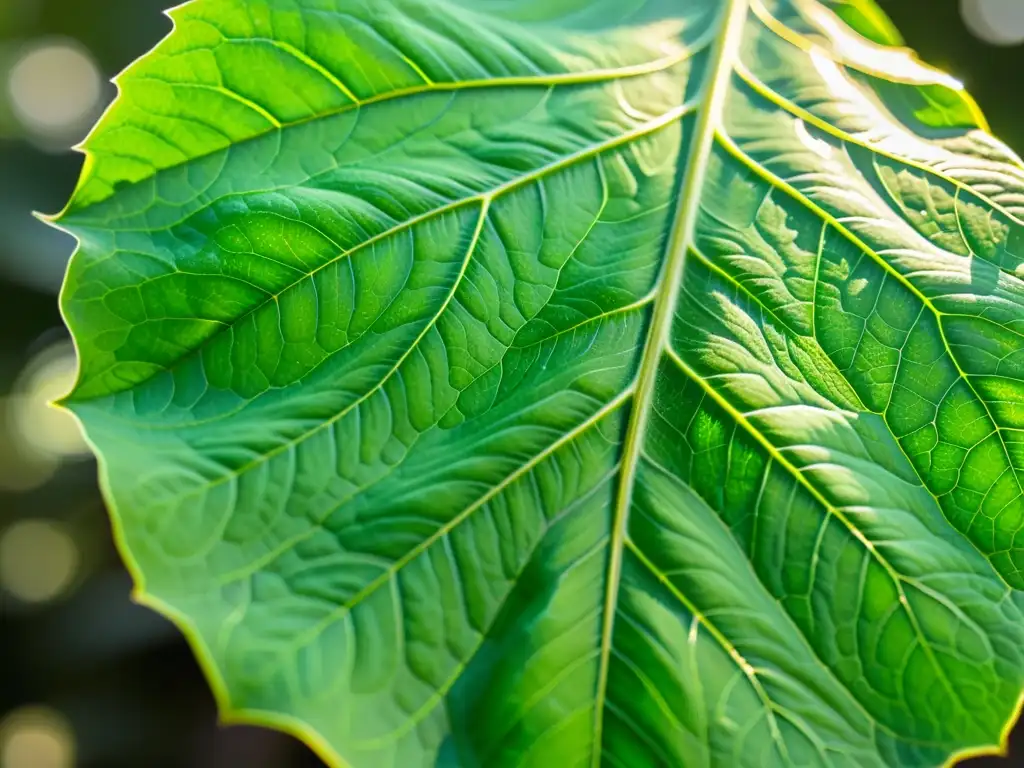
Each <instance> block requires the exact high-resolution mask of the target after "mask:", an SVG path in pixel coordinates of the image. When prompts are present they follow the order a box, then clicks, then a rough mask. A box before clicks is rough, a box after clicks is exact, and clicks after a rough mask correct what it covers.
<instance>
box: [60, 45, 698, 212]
mask: <svg viewBox="0 0 1024 768" xmlns="http://www.w3.org/2000/svg"><path fill="white" fill-rule="evenodd" d="M709 37H710V36H709V35H701V36H700V37H698V38H697V39H696V40H695V41H694V42H693V44H692V45H687V46H685V47H683V48H682V49H680V50H679V51H677V52H676V53H674V54H672V55H670V56H664V57H662V58H660V59H654V60H652V61H647V62H643V63H641V64H633V65H630V66H626V67H618V68H606V69H590V70H586V71H584V72H564V73H558V74H548V75H518V76H501V77H490V78H481V79H477V80H459V81H455V82H450V83H443V82H425V83H424V84H422V85H414V86H409V87H407V88H396V89H394V90H390V91H383V92H381V93H378V94H375V95H373V96H370V97H368V98H365V99H362V100H360V99H358V98H356V96H355V95H354V94H351V92H350V91H348V89H347V88H345V87H344V86H343V85H342V84H341V83H340V82H335V84H336V85H338V87H339V88H340V89H341V91H342V93H345V94H346V96H347V97H348V98H350V99H351V103H349V104H344V105H342V106H340V107H337V108H335V109H328V110H324V111H323V112H317V113H315V114H311V115H308V116H306V117H302V118H299V119H297V120H292V121H289V122H287V123H283V124H280V125H279V126H277V127H274V128H271V129H268V130H265V131H260V132H258V133H254V134H252V135H251V136H247V137H245V138H244V139H242V140H240V141H239V142H236V143H233V144H231V145H229V146H228V147H218V148H217V149H216V150H212V151H211V152H207V153H204V154H200V155H196V156H195V157H189V158H186V160H184V161H183V162H180V163H173V164H171V165H168V166H165V167H163V168H155V167H154V169H153V173H152V174H150V175H149V176H146V177H145V178H151V177H152V176H156V175H157V174H159V173H162V172H165V171H170V170H173V169H174V168H177V167H179V166H181V165H186V164H188V163H191V162H195V161H197V160H201V159H202V158H204V157H207V156H209V155H211V154H214V153H216V152H220V151H223V150H224V149H226V148H230V147H233V146H238V145H239V144H243V143H245V142H249V141H254V140H256V139H259V138H262V137H264V136H267V135H269V134H271V133H275V132H280V131H281V130H284V129H287V128H294V127H296V126H300V125H304V124H306V123H312V122H314V121H316V120H326V119H328V118H332V117H337V116H339V115H343V114H346V113H348V112H353V111H358V110H360V109H362V108H363V107H368V106H372V105H374V104H382V103H384V102H388V101H394V100H397V99H402V98H406V97H412V96H420V95H424V94H431V93H457V92H459V91H483V90H490V89H498V88H517V87H518V88H530V87H534V88H536V87H541V86H548V87H551V88H554V87H556V86H561V85H587V84H596V83H602V82H608V81H614V80H625V79H629V78H634V77H642V76H645V75H654V74H657V73H659V72H664V71H665V70H667V69H670V68H672V67H673V66H675V65H676V64H679V63H681V62H683V61H686V60H687V59H689V58H690V57H691V56H693V55H694V54H695V53H697V52H699V51H701V50H703V49H704V48H705V47H706V46H707V45H708V40H709ZM310 61H312V60H310ZM321 70H323V68H322V67H319V70H318V71H321ZM328 74H329V73H328ZM134 79H136V77H135V76H134V75H133V74H132V72H131V70H128V71H127V72H125V74H124V76H122V77H120V78H118V83H119V87H120V84H124V85H127V83H129V82H131V81H132V80H134ZM335 81H336V78H335ZM168 84H169V85H173V84H172V83H168ZM122 98H123V94H122V95H119V96H118V98H117V100H116V101H115V105H116V104H117V103H118V102H120V101H121V100H122ZM107 114H108V115H109V114H110V112H109V111H108V113H107ZM108 122H109V121H108V120H107V119H106V118H104V119H103V120H101V121H100V123H98V124H97V126H96V127H95V128H94V129H93V131H92V132H91V133H90V134H89V137H87V139H86V140H85V142H83V144H82V147H81V148H82V150H83V152H84V154H85V155H86V158H87V162H86V169H87V170H88V169H89V168H90V167H92V165H94V160H89V158H94V157H95V156H96V155H102V154H103V153H97V152H95V151H93V150H90V149H89V147H88V141H89V139H90V138H92V137H93V136H96V135H98V134H99V132H100V130H101V129H103V128H106V127H107V123H108ZM88 180H89V179H88V178H86V176H85V174H84V173H83V176H82V178H81V179H80V180H79V183H78V186H77V187H76V188H75V195H77V193H78V191H79V190H80V189H81V187H82V185H83V183H84V182H86V181H88ZM143 180H144V179H140V180H138V181H136V182H135V184H138V183H140V182H141V181H143ZM113 196H114V193H113V192H111V193H110V194H109V195H107V196H105V197H103V198H100V199H98V200H94V201H92V202H91V203H89V205H87V206H86V207H85V208H83V209H82V210H88V209H89V208H92V207H94V206H96V205H99V204H100V203H102V202H104V201H106V200H109V199H110V198H111V197H113ZM73 203H74V196H73V197H72V199H71V200H70V201H69V202H68V205H67V206H66V207H65V209H64V210H63V211H62V212H61V213H58V214H56V215H54V216H44V217H43V219H44V220H45V221H46V222H48V223H50V224H53V225H58V223H59V222H60V221H61V220H62V219H64V218H65V217H68V216H78V215H79V212H78V211H76V212H74V214H72V213H71V206H72V204H73ZM86 221H88V220H86ZM93 226H97V225H96V224H93Z"/></svg>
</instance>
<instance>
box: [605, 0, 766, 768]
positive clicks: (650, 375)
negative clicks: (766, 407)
mask: <svg viewBox="0 0 1024 768" xmlns="http://www.w3.org/2000/svg"><path fill="white" fill-rule="evenodd" d="M748 7H749V0H726V2H725V7H724V8H723V11H722V17H721V22H720V23H721V25H722V26H721V29H720V31H719V34H718V37H717V40H716V42H715V50H714V53H713V55H712V60H711V66H710V67H709V70H708V75H707V78H706V80H705V82H704V86H703V88H702V91H703V93H704V99H705V101H704V106H703V109H702V110H701V111H700V114H699V117H698V118H697V123H696V125H695V127H694V132H693V137H692V143H691V145H690V152H689V155H688V157H687V160H686V171H685V173H684V174H683V177H682V179H681V181H680V184H679V189H678V193H677V205H676V213H675V217H674V220H673V223H672V230H671V234H670V236H669V242H668V247H667V249H666V257H665V263H664V265H663V267H662V274H661V277H660V279H659V281H660V284H661V292H660V294H659V296H658V298H657V300H656V301H655V305H654V311H653V315H652V318H651V326H650V329H649V330H648V335H647V340H646V343H645V345H644V352H643V356H642V358H641V361H640V370H639V373H638V377H637V389H636V395H635V396H634V400H633V408H632V411H631V413H630V418H629V426H628V427H627V431H626V438H625V442H624V444H623V449H622V468H621V470H620V474H619V486H618V492H617V494H616V500H615V510H614V517H613V520H612V532H611V540H610V543H609V555H608V574H607V584H606V592H605V606H604V620H603V626H602V630H601V653H600V662H599V663H600V668H599V670H598V682H597V699H596V706H595V711H594V744H593V753H592V755H593V757H592V761H591V763H592V765H593V766H594V768H597V767H598V766H599V765H600V763H601V741H602V730H603V717H604V708H605V698H606V693H607V686H608V666H609V661H610V658H611V643H612V632H613V629H614V624H615V614H616V609H617V602H618V593H619V582H620V578H621V574H622V557H623V549H624V544H625V541H626V531H627V526H628V524H629V510H630V507H631V505H632V503H633V486H634V484H635V481H636V470H637V465H638V463H639V460H640V454H641V450H642V446H643V443H644V437H645V435H646V432H647V423H648V419H649V414H650V410H651V401H652V399H653V397H654V385H655V381H656V379H657V374H658V367H659V365H660V363H661V359H662V355H663V353H664V350H665V346H666V342H667V341H668V338H669V333H670V331H671V328H672V318H673V316H674V315H675V309H676V303H677V301H678V298H679V291H680V288H681V284H682V277H683V270H684V267H685V264H686V254H687V251H688V250H689V249H690V246H691V244H692V242H693V235H694V231H695V229H696V224H697V213H698V210H699V201H700V191H701V189H702V188H703V185H704V175H705V173H706V171H707V165H708V159H709V157H710V154H711V148H712V146H713V143H714V137H715V130H716V126H717V124H718V122H719V119H720V116H721V112H722V107H723V104H724V101H725V92H726V89H727V87H728V81H729V77H730V76H731V74H732V69H733V68H732V61H733V59H734V57H735V54H736V49H737V48H738V46H739V43H740V40H741V38H742V33H743V26H744V23H745V21H746V18H747V11H748Z"/></svg>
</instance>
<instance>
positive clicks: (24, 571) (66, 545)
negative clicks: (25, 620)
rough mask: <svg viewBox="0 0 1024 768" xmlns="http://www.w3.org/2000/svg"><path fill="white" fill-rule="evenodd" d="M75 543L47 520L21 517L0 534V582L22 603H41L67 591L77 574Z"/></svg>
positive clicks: (69, 536) (60, 527) (62, 530)
mask: <svg viewBox="0 0 1024 768" xmlns="http://www.w3.org/2000/svg"><path fill="white" fill-rule="evenodd" d="M79 561H80V557H79V552H78V546H77V545H76V544H75V540H74V539H73V538H71V535H70V534H69V533H68V532H67V531H66V530H65V529H64V527H63V526H62V525H61V524H60V523H57V522H53V521H49V520H21V521H18V522H16V523H14V524H12V525H10V526H8V527H7V529H6V530H4V531H3V533H2V534H0V585H2V586H3V588H4V589H5V590H6V591H7V592H9V593H10V594H12V595H13V596H14V597H16V598H18V599H19V600H21V601H22V602H26V603H44V602H48V601H50V600H54V599H56V598H58V597H60V596H61V595H62V594H64V593H65V592H67V590H68V589H69V588H70V587H71V585H72V584H73V583H74V581H75V577H76V575H77V573H78V565H79Z"/></svg>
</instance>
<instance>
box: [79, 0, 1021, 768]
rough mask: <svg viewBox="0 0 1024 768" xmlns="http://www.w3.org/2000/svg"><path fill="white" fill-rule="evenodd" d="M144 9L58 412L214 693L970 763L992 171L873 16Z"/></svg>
mask: <svg viewBox="0 0 1024 768" xmlns="http://www.w3.org/2000/svg"><path fill="white" fill-rule="evenodd" d="M171 16H172V18H173V20H174V22H175V30H174V32H173V33H172V34H171V35H170V36H169V37H168V38H167V39H165V40H164V41H163V42H162V43H161V44H160V45H159V46H158V47H157V48H156V50H155V51H153V52H152V53H150V54H149V55H147V56H146V57H144V58H143V59H142V60H140V61H139V62H137V63H136V64H135V65H133V66H132V67H131V68H130V69H129V70H128V71H127V72H125V73H124V74H123V75H121V76H120V77H119V78H118V85H119V86H120V89H121V94H120V96H119V98H118V100H117V102H116V103H115V105H114V106H113V107H112V109H111V110H110V111H109V112H108V114H107V115H106V116H105V117H104V118H103V120H102V121H101V123H100V125H99V126H98V127H97V128H96V130H95V131H94V132H93V134H92V135H91V136H90V137H89V139H88V140H87V141H86V143H85V145H84V149H85V151H86V152H87V156H88V160H87V163H86V168H85V171H84V174H83V177H82V181H81V183H80V185H79V188H78V190H77V191H76V193H75V195H74V198H73V199H72V201H71V203H70V204H69V206H68V208H67V210H66V211H65V212H64V213H63V214H62V215H61V217H60V218H59V225H60V226H61V227H62V228H64V229H66V230H67V231H69V232H71V233H73V234H74V235H75V236H77V238H78V239H79V241H80V248H79V250H78V252H77V253H76V255H75V256H74V258H73V260H72V262H71V266H70V268H69V271H68V277H67V283H66V286H65V290H64V294H63V309H64V312H65V315H66V317H67V320H68V324H69V326H70V327H71V330H72V332H73V334H74V337H75V340H76V342H77V345H78V350H79V353H80V359H81V370H80V377H79V380H78V383H77V385H76V387H75V389H74V391H73V392H72V393H71V394H70V395H69V396H68V398H67V400H66V403H65V404H66V406H67V407H68V408H70V409H71V410H72V411H74V413H75V414H76V415H77V416H78V418H79V419H80V420H81V422H82V424H83V425H84V428H85V430H86V432H87V434H88V436H89V439H90V440H91V442H92V444H93V445H94V446H95V447H96V450H97V453H98V455H99V458H100V463H101V473H102V479H103V484H104V487H105V491H106V494H107V498H108V501H109V503H110V507H111V510H112V515H113V519H114V524H115V529H116V534H117V537H118V539H119V541H120V544H121V547H122V550H123V553H124V557H125V559H126V561H127V563H128V565H129V567H130V568H131V570H132V572H133V574H134V577H135V579H136V582H137V585H138V591H139V597H140V599H141V600H142V601H144V602H145V603H147V604H149V605H152V606H154V607H156V608H157V609H159V610H161V611H163V612H164V613H166V614H167V615H169V616H171V617H172V618H173V619H175V620H176V621H177V622H178V624H179V625H180V626H181V627H182V628H183V630H184V631H185V632H186V633H187V635H188V637H189V638H190V640H191V641H192V643H193V645H194V647H195V649H196V652H197V654H198V655H199V657H200V659H201V661H202V663H203V664H204V666H205V668H206V671H207V673H208V675H209V677H210V680H211V682H212V684H213V686H214V688H215V691H216V693H217V696H218V698H219V700H220V704H221V706H222V708H223V710H224V712H225V715H226V716H227V717H229V718H236V719H242V720H245V721H253V722H260V723H267V724H270V725H274V726H277V727H280V728H283V729H286V730H289V731H292V732H294V733H297V734H299V735H301V736H302V737H303V738H305V739H307V740H308V741H309V742H310V743H312V744H313V745H314V746H316V747H317V748H318V750H319V751H320V753H321V754H322V755H323V757H324V758H325V759H326V760H327V761H328V762H329V763H331V764H333V765H338V766H343V765H351V766H355V767H356V768H363V767H364V766H397V767H400V768H413V767H415V766H427V765H438V766H487V767H488V768H500V767H501V766H539V767H541V768H549V767H551V766H555V767H557V768H562V766H565V768H569V767H570V766H588V767H590V766H598V765H602V766H609V767H614V766H620V767H622V768H642V767H643V766H673V767H674V766H701V765H707V766H723V767H724V768H735V767H737V766H789V765H800V766H803V765H822V766H825V765H827V766H851V767H852V766H858V767H863V766H883V765H888V766H912V767H914V768H916V767H918V766H931V765H940V764H942V763H944V762H945V761H947V760H950V759H951V758H953V757H955V756H958V755H962V754H965V753H967V752H969V751H979V750H980V751H986V750H991V749H993V748H997V747H998V746H999V745H1000V744H1001V742H1002V740H1003V739H1004V737H1005V733H1006V731H1007V729H1008V727H1009V724H1010V723H1011V722H1012V720H1013V719H1014V717H1015V716H1016V714H1017V712H1018V710H1019V708H1020V701H1021V693H1022V689H1024V591H1022V590H1024V495H1022V488H1024V224H1022V220H1024V165H1022V163H1021V161H1020V160H1019V159H1018V158H1017V157H1016V156H1015V155H1014V154H1013V153H1012V152H1011V151H1010V150H1009V149H1007V148H1006V147H1005V146H1004V145H1002V144H1000V143H999V142H998V141H996V140H995V139H993V138H992V137H991V136H989V135H988V134H987V133H986V129H985V124H984V120H983V118H982V117H981V115H980V113H979V111H978V109H977V107H976V106H975V104H974V102H973V101H972V100H971V99H970V98H969V97H968V96H967V95H966V94H965V93H964V91H963V89H962V87H961V86H960V85H959V84H958V83H956V82H955V81H954V80H952V79H951V78H950V77H948V76H946V75H944V74H942V73H939V72H936V71H934V70H932V69H931V68H929V67H927V66H926V65H924V64H922V63H920V62H919V61H918V60H917V59H915V58H914V57H913V56H912V55H911V54H910V53H908V52H907V51H906V50H904V49H902V48H897V47H886V45H887V44H896V43H898V37H897V36H896V33H895V32H893V31H892V30H891V28H890V26H889V23H888V22H887V21H886V20H885V19H884V17H883V16H882V14H881V12H880V11H879V10H878V9H877V8H876V7H875V6H873V5H872V4H870V3H869V2H866V0H856V2H850V0H846V1H845V2H843V1H840V0H831V1H830V2H824V0H194V2H191V3H188V4H186V5H184V6H181V7H179V8H177V9H175V10H174V11H172V12H171ZM848 22H849V24H852V25H854V26H849V25H848ZM854 27H856V29H855V28H854ZM862 35H864V36H862Z"/></svg>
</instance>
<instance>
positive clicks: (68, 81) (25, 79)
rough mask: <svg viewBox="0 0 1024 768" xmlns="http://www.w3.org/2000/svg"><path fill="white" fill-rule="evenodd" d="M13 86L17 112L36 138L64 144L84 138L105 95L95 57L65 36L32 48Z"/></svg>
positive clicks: (17, 66)
mask: <svg viewBox="0 0 1024 768" xmlns="http://www.w3.org/2000/svg"><path fill="white" fill-rule="evenodd" d="M7 88H8V92H9V95H10V99H11V106H12V107H13V110H14V114H15V116H16V117H17V119H18V121H19V122H20V123H21V125H22V126H23V128H24V129H25V130H26V131H27V132H28V134H29V135H30V137H31V138H33V139H36V140H37V141H38V142H40V143H42V144H44V145H48V144H49V145H54V146H60V147H66V146H69V145H70V144H71V143H73V142H75V141H77V140H78V139H80V138H81V137H82V135H83V134H84V133H85V131H86V129H87V128H88V126H89V124H90V123H91V122H92V120H93V118H94V117H95V116H96V110H97V107H98V105H99V102H100V98H101V96H102V95H103V91H102V81H101V79H100V73H99V69H98V68H97V66H96V63H95V62H94V61H93V59H92V56H90V55H89V53H88V51H86V50H85V49H84V48H83V47H82V46H81V45H79V44H78V43H77V42H75V41H73V40H68V39H64V38H59V39H46V40H42V41H38V42H36V43H34V44H32V45H30V46H29V47H28V48H26V49H25V51H24V52H23V53H22V54H21V56H20V57H19V58H18V59H17V61H15V63H14V65H13V66H12V67H11V71H10V75H9V76H8V81H7Z"/></svg>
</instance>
